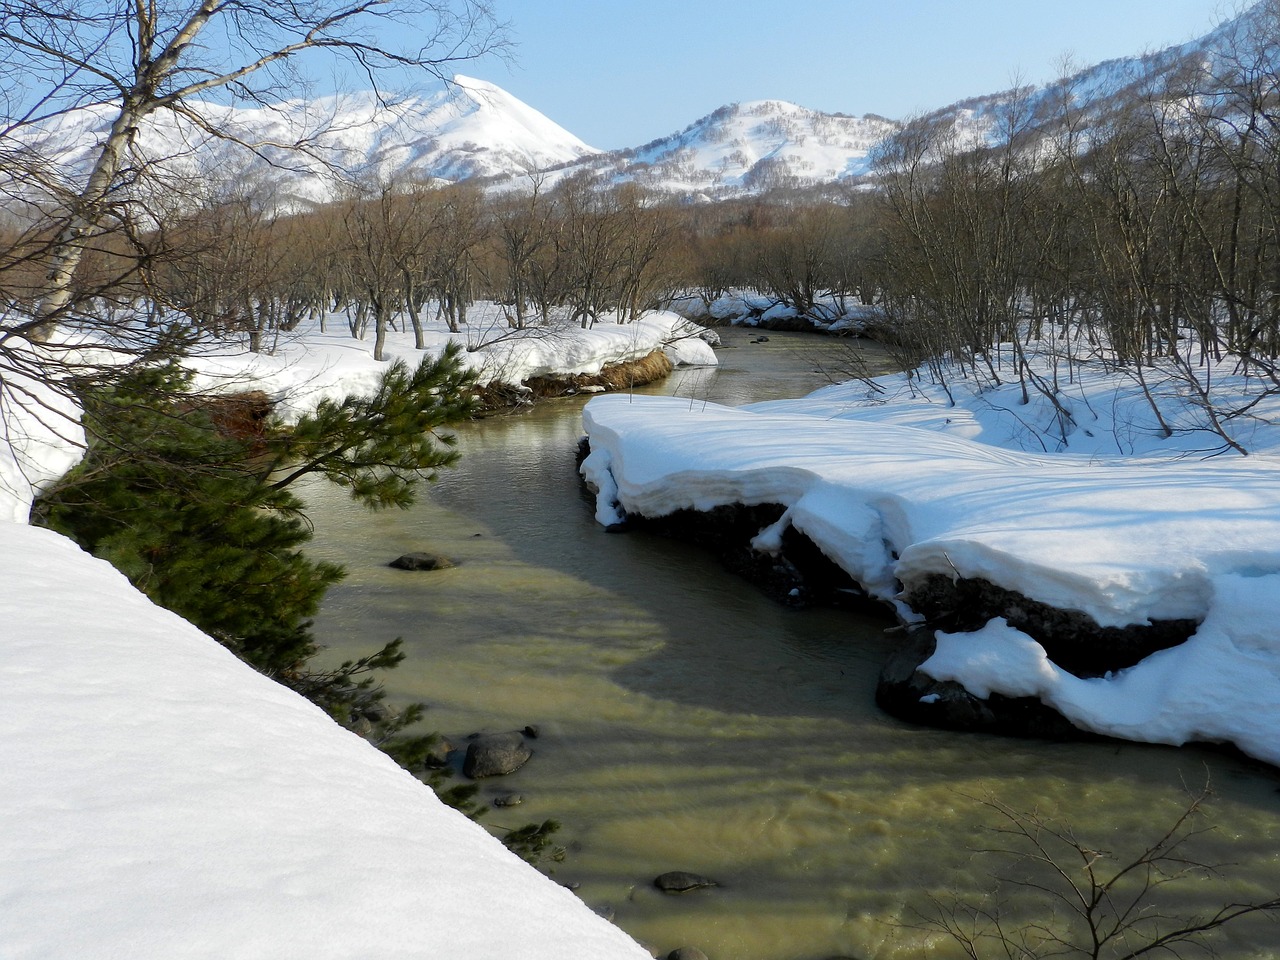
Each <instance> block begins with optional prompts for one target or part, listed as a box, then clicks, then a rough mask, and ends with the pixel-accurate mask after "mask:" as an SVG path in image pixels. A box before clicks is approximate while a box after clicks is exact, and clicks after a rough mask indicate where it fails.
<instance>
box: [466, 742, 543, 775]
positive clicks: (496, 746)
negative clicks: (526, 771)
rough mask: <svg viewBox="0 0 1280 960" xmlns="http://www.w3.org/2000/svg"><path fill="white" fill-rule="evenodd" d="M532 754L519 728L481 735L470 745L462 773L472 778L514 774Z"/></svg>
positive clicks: (468, 745)
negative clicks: (506, 731)
mask: <svg viewBox="0 0 1280 960" xmlns="http://www.w3.org/2000/svg"><path fill="white" fill-rule="evenodd" d="M531 756H533V751H532V750H530V749H529V745H528V744H526V743H525V742H524V734H522V733H520V731H518V730H512V731H511V732H510V733H486V734H481V735H480V736H478V737H476V738H475V739H474V740H472V741H471V742H470V743H469V744H467V755H466V757H465V758H464V759H463V761H462V773H463V775H464V776H468V777H470V778H471V779H473V780H479V779H480V778H482V777H503V776H506V775H507V774H508V773H515V772H516V771H517V770H519V769H520V768H521V767H523V766H524V765H525V761H527V760H528V759H529V758H530V757H531Z"/></svg>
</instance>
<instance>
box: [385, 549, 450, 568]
mask: <svg viewBox="0 0 1280 960" xmlns="http://www.w3.org/2000/svg"><path fill="white" fill-rule="evenodd" d="M387 566H389V567H395V569H397V570H448V569H449V568H450V567H456V566H457V564H456V563H454V562H453V561H452V560H450V559H449V558H448V557H443V556H441V555H440V554H438V553H406V554H405V555H404V556H401V557H396V559H394V560H392V561H391V562H390V563H389V564H387Z"/></svg>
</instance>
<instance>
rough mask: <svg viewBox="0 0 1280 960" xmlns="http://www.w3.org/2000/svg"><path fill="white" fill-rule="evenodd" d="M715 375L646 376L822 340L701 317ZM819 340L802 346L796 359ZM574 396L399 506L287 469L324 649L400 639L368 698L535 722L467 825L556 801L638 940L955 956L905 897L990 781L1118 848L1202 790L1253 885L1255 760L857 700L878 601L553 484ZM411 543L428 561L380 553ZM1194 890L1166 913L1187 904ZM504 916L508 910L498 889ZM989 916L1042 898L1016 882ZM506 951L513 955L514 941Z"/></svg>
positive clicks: (1258, 848) (744, 359) (499, 435)
mask: <svg viewBox="0 0 1280 960" xmlns="http://www.w3.org/2000/svg"><path fill="white" fill-rule="evenodd" d="M725 339H726V348H725V349H724V350H722V351H721V354H720V358H721V363H722V367H721V369H719V370H718V371H711V370H692V371H682V372H678V373H677V375H675V376H673V377H672V378H670V379H669V380H668V381H667V382H666V383H665V384H663V385H661V386H660V387H659V388H658V389H659V390H661V391H662V392H667V393H675V394H676V395H679V396H687V397H689V398H690V403H699V402H705V401H707V400H715V401H722V402H729V403H740V402H747V401H750V400H757V399H768V398H771V397H777V396H798V395H801V394H803V393H806V392H808V391H810V390H812V389H814V388H816V387H817V386H820V385H821V384H822V383H823V382H825V381H824V377H823V374H822V373H821V372H819V369H820V367H822V366H827V367H834V366H836V365H837V364H838V360H839V354H840V352H841V351H843V350H846V349H848V348H847V346H845V345H843V344H841V343H840V342H836V341H828V340H823V339H821V338H815V337H806V336H803V335H790V336H787V335H778V334H769V340H768V342H767V343H755V342H753V341H754V340H755V335H754V334H750V333H747V332H745V331H741V330H732V331H728V332H727V333H726V334H725ZM819 351H822V352H824V353H825V354H826V359H825V360H821V359H817V356H818V353H819ZM581 406H582V403H581V401H578V400H567V401H556V402H549V403H545V404H543V405H540V406H538V407H537V408H535V409H533V410H530V411H528V412H524V413H520V414H516V415H507V416H495V417H491V418H489V419H487V420H484V421H481V422H477V423H474V424H470V425H467V426H466V427H464V428H463V429H462V430H460V447H461V450H462V453H463V458H462V463H461V466H460V467H458V468H457V469H455V470H453V471H450V472H449V473H448V474H446V475H444V476H443V477H442V478H441V480H440V482H439V483H438V484H436V485H434V486H433V487H431V488H430V489H429V490H428V491H426V492H425V493H424V495H423V497H422V498H421V502H420V503H419V504H418V505H417V506H415V507H414V508H413V509H412V510H409V511H407V512H393V513H382V514H371V513H368V512H366V511H364V510H363V509H361V508H359V507H357V506H354V505H352V504H351V503H349V502H348V501H346V500H345V499H344V497H343V494H342V493H341V492H340V491H336V490H334V489H332V488H326V487H324V486H322V485H319V484H316V485H313V486H311V487H310V488H309V489H308V490H307V491H305V497H306V499H307V500H308V501H309V503H310V505H311V511H310V513H311V515H312V517H313V519H314V521H315V525H316V539H315V543H314V549H313V550H312V551H311V552H312V553H313V555H314V556H316V557H322V558H325V559H334V560H339V561H341V562H342V563H344V564H345V565H346V567H347V569H348V571H349V575H348V577H347V579H346V581H345V582H343V583H342V584H340V585H339V586H338V587H336V588H334V589H333V591H332V592H331V593H330V595H329V597H328V599H327V601H326V603H325V605H324V608H323V610H322V611H321V614H320V616H319V617H318V618H317V623H316V633H317V635H318V637H319V639H320V641H321V642H322V643H324V644H325V645H327V646H328V648H329V650H328V651H327V653H326V656H328V657H331V658H334V659H344V658H349V657H352V656H356V655H359V654H362V653H365V652H368V651H370V650H372V649H374V648H376V647H377V646H380V645H381V644H383V643H385V642H386V641H387V640H389V639H391V638H392V637H396V636H401V637H403V638H404V640H405V649H406V651H407V652H408V654H409V657H408V660H407V661H406V662H405V663H404V664H402V665H401V666H400V667H399V668H398V669H396V670H395V671H392V672H391V674H389V676H388V684H387V686H388V689H389V690H390V691H391V693H392V695H393V697H395V698H398V699H405V700H410V699H412V700H419V701H424V702H426V703H427V704H428V705H429V710H428V718H427V723H428V727H429V728H430V729H435V730H439V731H441V732H442V733H443V734H445V735H446V736H448V737H451V738H454V739H455V740H461V738H462V737H465V735H466V734H467V733H469V732H472V731H477V730H486V731H501V730H508V729H518V728H521V727H524V726H525V725H526V724H534V725H536V726H537V727H538V728H539V737H538V739H537V740H536V741H534V742H533V746H534V757H533V759H532V760H531V761H530V762H529V763H528V764H527V765H526V766H525V767H524V768H523V769H521V770H520V771H518V772H517V773H515V774H513V775H511V776H509V777H505V778H498V779H494V780H485V781H481V783H482V784H483V797H485V798H489V799H491V798H493V797H495V796H499V795H502V794H507V793H512V792H516V793H520V794H522V795H523V796H524V797H525V802H524V803H523V804H522V805H520V806H517V807H512V808H505V809H497V810H494V811H493V812H492V813H491V814H489V815H488V816H487V817H486V822H491V823H493V824H495V825H500V826H517V825H519V824H522V823H525V822H529V821H540V820H542V819H544V818H549V817H550V818H555V819H557V820H559V821H561V822H562V823H563V825H564V826H563V830H562V831H561V833H560V834H559V836H558V839H559V840H560V842H561V843H563V844H564V845H565V846H566V847H567V849H568V855H567V858H566V859H565V861H564V862H563V863H560V864H552V865H549V866H550V867H551V868H552V869H553V870H554V874H553V875H554V876H555V877H556V878H557V879H558V880H560V881H562V882H564V883H567V884H570V885H573V886H574V887H575V889H577V891H578V894H579V896H581V897H582V898H583V899H584V900H585V901H586V902H587V903H589V904H591V905H592V906H593V907H596V908H598V909H600V910H602V912H606V913H608V914H609V915H611V916H613V917H614V918H615V922H617V923H618V924H619V925H620V926H621V927H622V928H623V929H625V930H627V931H628V932H629V933H631V934H632V935H633V936H634V937H636V938H637V939H638V940H640V941H641V942H643V943H646V944H649V945H652V946H653V948H654V949H655V950H660V951H661V955H663V956H665V955H666V952H667V951H669V950H672V949H674V948H675V947H678V946H684V945H694V946H697V947H699V948H701V949H702V950H703V951H705V952H706V953H707V954H708V955H709V956H710V957H711V960H821V958H825V957H830V956H837V955H839V956H849V957H856V958H867V960H870V958H877V960H883V958H905V957H922V956H926V955H927V956H930V957H943V958H946V957H959V956H962V954H961V953H960V952H958V950H957V949H956V948H955V946H954V945H952V944H951V943H950V942H949V941H947V940H946V939H945V938H944V937H941V936H940V935H939V934H938V933H937V932H931V931H929V930H927V929H923V930H922V929H920V920H919V917H918V913H928V912H929V911H930V910H931V903H932V900H933V899H934V898H936V899H939V900H943V901H945V900H947V899H948V898H950V897H952V896H959V897H960V898H962V899H964V900H969V901H976V900H977V898H978V897H979V896H980V895H981V894H982V893H983V892H985V891H986V890H987V889H988V888H989V887H990V886H991V880H990V877H991V875H992V872H993V870H995V869H996V868H997V867H1000V866H1005V867H1007V864H1004V865H1002V864H1001V863H999V862H998V858H993V857H991V856H988V855H982V854H978V853H975V851H976V850H978V849H979V848H988V847H991V846H992V845H993V843H994V839H993V837H992V835H991V833H990V829H989V828H991V827H992V826H995V825H996V821H995V819H993V815H992V811H991V810H990V809H989V808H988V807H986V806H984V805H983V804H982V803H981V800H982V799H984V798H991V797H994V798H998V799H999V800H1000V801H1001V802H1003V803H1006V804H1009V805H1011V806H1012V807H1014V808H1017V809H1024V810H1030V809H1032V808H1037V809H1039V810H1040V811H1041V812H1043V813H1045V814H1048V815H1053V816H1060V817H1062V818H1064V819H1066V820H1069V821H1070V822H1071V823H1072V824H1073V825H1074V826H1075V828H1076V830H1077V832H1078V833H1079V834H1081V836H1082V837H1083V838H1085V839H1086V840H1089V841H1091V842H1093V843H1096V844H1098V845H1101V846H1102V847H1103V848H1106V849H1117V850H1126V849H1129V848H1131V847H1132V846H1133V845H1134V844H1135V843H1136V842H1138V841H1140V840H1144V839H1146V838H1152V839H1154V837H1155V835H1156V834H1158V833H1159V832H1160V831H1161V830H1162V829H1163V828H1164V827H1165V826H1166V825H1167V824H1168V822H1169V821H1170V820H1171V819H1172V817H1173V816H1174V815H1176V813H1177V812H1178V811H1179V809H1180V808H1181V806H1182V805H1183V804H1184V803H1185V801H1186V796H1187V795H1186V792H1185V790H1184V785H1189V786H1191V787H1193V788H1195V787H1199V786H1201V785H1203V783H1204V782H1205V779H1206V776H1207V777H1209V778H1210V779H1211V781H1212V784H1213V789H1214V792H1215V795H1214V797H1213V798H1212V800H1211V801H1210V803H1209V805H1208V809H1209V813H1210V820H1211V821H1212V823H1213V824H1215V829H1214V831H1213V832H1212V833H1211V834H1209V835H1207V836H1206V837H1203V838H1200V839H1199V840H1198V841H1197V843H1198V846H1197V847H1196V850H1197V851H1199V852H1200V853H1201V855H1202V856H1204V857H1205V858H1206V859H1210V860H1214V861H1217V862H1232V863H1235V864H1237V866H1234V867H1231V868H1228V869H1227V870H1226V871H1224V872H1226V873H1228V874H1229V875H1230V876H1231V877H1232V878H1233V879H1232V881H1231V883H1230V885H1229V890H1228V892H1227V894H1226V895H1225V898H1224V900H1225V899H1230V898H1232V897H1239V898H1244V897H1252V898H1260V897H1262V896H1266V895H1270V896H1276V895H1277V888H1278V887H1280V860H1278V858H1277V838H1278V837H1280V795H1277V792H1276V790H1277V783H1280V780H1278V779H1277V777H1276V776H1275V774H1274V772H1272V771H1269V770H1266V769H1262V768H1259V767H1257V766H1256V765H1254V764H1251V763H1249V762H1247V761H1244V760H1241V759H1237V758H1233V757H1230V756H1227V755H1224V754H1218V753H1213V752H1209V751H1206V750H1200V749H1197V748H1184V749H1174V748H1165V747H1150V746H1140V745H1133V744H1112V743H1094V744H1051V743H1040V742H1025V741H1018V740H1009V739H999V738H993V737H985V736H979V735H971V734H968V735H967V734H953V733H947V732H941V731H933V730H926V729H920V728H915V727H909V726H907V725H905V724H902V723H899V722H898V721H896V720H893V719H891V718H889V717H887V716H885V715H883V714H881V713H880V712H879V711H878V710H877V709H876V707H875V706H874V704H873V702H872V697H873V692H874V689H875V679H876V674H877V672H878V670H879V667H880V664H881V662H882V660H883V658H884V656H885V653H886V651H887V650H888V648H889V646H890V644H891V642H892V637H891V636H889V635H886V633H885V628H886V627H889V626H890V625H891V624H890V622H889V621H888V620H882V619H878V618H875V617H865V616H858V615H854V614H850V613H847V612H834V611H823V610H808V611H795V610H788V609H784V608H782V607H780V606H777V605H775V604H773V603H772V602H770V601H769V600H767V599H765V598H764V597H762V596H761V595H759V594H758V593H757V592H756V591H755V589H754V588H753V587H752V586H751V585H750V584H748V583H745V582H743V581H741V580H738V579H736V578H735V577H733V576H730V575H728V574H726V573H724V572H723V571H722V570H721V569H720V568H719V566H718V565H717V563H716V562H715V561H714V560H713V559H711V558H710V557H708V556H707V555H705V554H704V553H702V552H701V551H699V550H698V549H697V548H696V547H692V546H690V545H687V544H681V543H675V542H669V541H664V540H661V539H658V538H654V537H651V536H648V535H646V534H642V533H631V534H626V535H621V536H618V535H610V534H606V533H605V532H604V531H603V530H602V529H600V528H599V527H598V526H597V525H596V524H595V523H594V521H593V519H592V509H591V504H590V502H589V501H588V499H587V498H586V497H585V496H584V495H583V494H582V493H581V492H580V490H579V486H578V482H577V477H576V473H575V468H574V451H575V447H576V445H577V441H578V438H579V436H580V433H581V429H580V410H581ZM424 549H427V550H433V551H437V552H440V553H443V554H446V555H448V556H450V557H452V558H454V559H455V560H456V561H457V562H458V566H457V567H456V568H454V569H451V570H446V571H440V572H433V573H418V574H413V573H404V572H400V571H397V570H392V569H389V568H388V567H387V566H386V563H387V561H389V560H391V559H393V558H394V557H396V556H398V555H400V554H402V553H406V552H409V551H414V550H424ZM673 869H681V870H690V871H696V872H698V873H702V874H705V875H707V876H709V877H712V878H714V879H715V880H717V881H719V883H720V884H721V885H720V886H719V887H718V888H715V889H712V890H705V891H698V892H694V893H690V894H685V895H682V896H669V895H665V894H662V893H659V892H658V891H656V890H655V889H653V888H652V886H651V880H652V879H653V878H654V877H655V876H656V875H658V874H660V873H663V872H665V871H668V870H673ZM1208 886H1209V885H1208V884H1204V883H1198V884H1195V885H1193V886H1192V887H1191V888H1190V890H1191V892H1190V894H1189V899H1187V900H1185V901H1179V902H1178V904H1177V907H1178V909H1186V910H1194V909H1197V908H1198V909H1203V908H1204V907H1206V906H1208V905H1209V902H1210V899H1211V895H1210V893H1209V892H1208V891H1207V888H1208ZM511 907H512V909H519V905H518V904H513V905H511ZM1005 909H1006V910H1007V911H1008V914H1007V915H1008V916H1012V917H1015V918H1038V919H1043V918H1045V917H1046V916H1047V910H1048V907H1047V906H1046V903H1045V901H1044V899H1043V898H1041V897H1038V896H1033V895H1032V894H1031V892H1028V891H1022V892H1020V893H1017V894H1016V895H1015V897H1014V899H1013V901H1012V902H1011V903H1010V904H1009V905H1008V907H1007V908H1005ZM1217 942H1218V945H1219V949H1220V951H1221V953H1222V955H1223V956H1224V957H1227V958H1246V957H1264V956H1275V955H1277V954H1280V949H1273V948H1272V944H1280V926H1278V925H1275V924H1271V923H1269V922H1266V921H1263V920H1260V919H1259V920H1255V919H1250V920H1246V921H1243V922H1242V923H1241V924H1240V925H1238V926H1236V927H1234V928H1228V930H1227V931H1224V933H1223V935H1222V936H1221V937H1220V938H1219V939H1218V941H1217ZM513 960H514V958H513Z"/></svg>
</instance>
